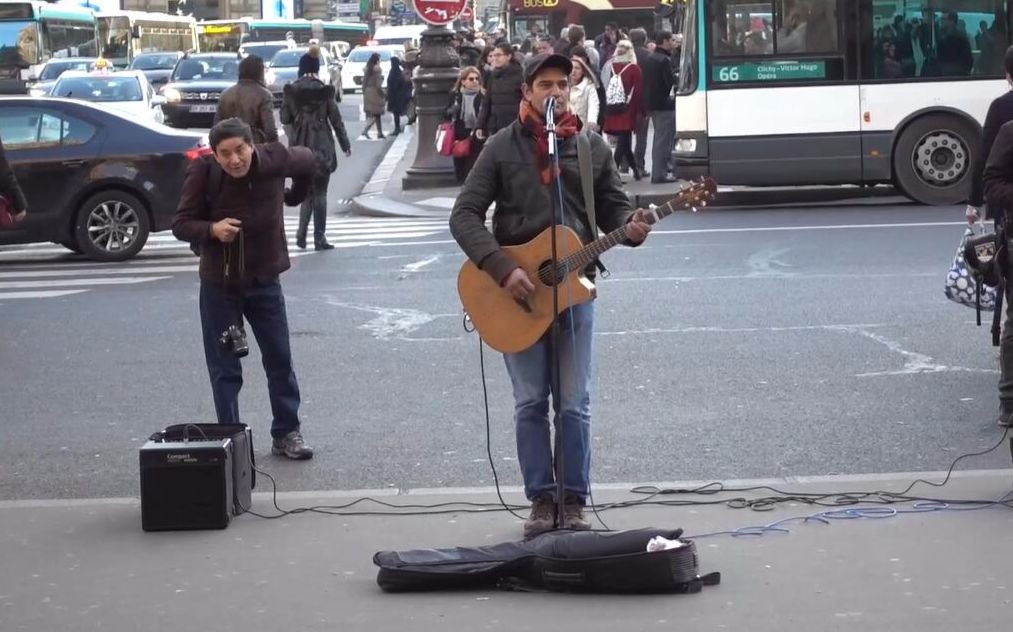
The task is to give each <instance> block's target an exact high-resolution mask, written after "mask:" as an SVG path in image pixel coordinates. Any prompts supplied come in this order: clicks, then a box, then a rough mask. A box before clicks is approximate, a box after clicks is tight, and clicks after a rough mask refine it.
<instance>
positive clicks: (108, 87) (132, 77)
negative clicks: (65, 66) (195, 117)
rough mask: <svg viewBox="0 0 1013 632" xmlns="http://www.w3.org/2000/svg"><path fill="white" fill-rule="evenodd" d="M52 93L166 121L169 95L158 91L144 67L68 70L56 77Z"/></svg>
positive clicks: (159, 121) (128, 113) (158, 120)
mask: <svg viewBox="0 0 1013 632" xmlns="http://www.w3.org/2000/svg"><path fill="white" fill-rule="evenodd" d="M50 96H54V97H64V98H67V99H81V100H82V101H91V102H92V103H101V104H102V107H108V108H113V109H115V110H118V111H120V112H121V113H123V114H125V115H127V116H136V117H138V118H150V119H152V120H154V121H156V122H158V123H161V122H163V114H162V105H163V104H164V103H165V97H163V96H161V95H157V94H155V90H154V88H152V87H151V84H150V83H148V78H147V77H145V76H144V73H143V72H141V71H140V70H123V71H120V72H111V73H107V74H96V73H93V72H91V73H89V72H81V71H79V70H68V71H67V72H65V73H63V74H62V75H60V78H59V79H57V80H56V85H55V86H53V90H52V92H51V95H50Z"/></svg>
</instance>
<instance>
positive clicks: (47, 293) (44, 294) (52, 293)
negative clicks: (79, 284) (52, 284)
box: [0, 290, 88, 301]
mask: <svg viewBox="0 0 1013 632" xmlns="http://www.w3.org/2000/svg"><path fill="white" fill-rule="evenodd" d="M87 291H88V290H44V291H38V292H0V301H5V300H8V299H22V298H56V297H57V296H67V295H69V294H80V293H81V292H87Z"/></svg>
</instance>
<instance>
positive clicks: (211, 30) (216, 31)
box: [204, 24, 238, 35]
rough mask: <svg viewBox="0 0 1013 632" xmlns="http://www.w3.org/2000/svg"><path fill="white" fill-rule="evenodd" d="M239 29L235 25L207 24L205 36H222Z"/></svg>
mask: <svg viewBox="0 0 1013 632" xmlns="http://www.w3.org/2000/svg"><path fill="white" fill-rule="evenodd" d="M237 28H238V27H237V26H236V25H235V24H205V25H204V34H205V35H220V34H222V33H232V32H233V31H235V30H236V29H237Z"/></svg>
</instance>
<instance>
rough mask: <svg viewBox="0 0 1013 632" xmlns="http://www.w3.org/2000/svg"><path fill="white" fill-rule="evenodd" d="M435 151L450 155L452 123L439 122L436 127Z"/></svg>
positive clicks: (452, 146)
mask: <svg viewBox="0 0 1013 632" xmlns="http://www.w3.org/2000/svg"><path fill="white" fill-rule="evenodd" d="M436 151H438V152H439V153H440V154H442V155H444V156H450V155H451V154H452V153H453V151H454V124H453V123H440V126H439V127H437V128H436Z"/></svg>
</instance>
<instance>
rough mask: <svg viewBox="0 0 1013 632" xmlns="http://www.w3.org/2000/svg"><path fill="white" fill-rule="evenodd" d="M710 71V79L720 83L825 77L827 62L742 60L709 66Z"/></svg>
mask: <svg viewBox="0 0 1013 632" xmlns="http://www.w3.org/2000/svg"><path fill="white" fill-rule="evenodd" d="M711 72H712V77H711V79H712V80H713V81H716V82H720V83H735V82H738V81H790V80H793V79H826V77H827V62H825V61H823V60H815V61H809V60H806V61H770V62H743V63H741V64H721V65H715V66H713V67H712V68H711Z"/></svg>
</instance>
